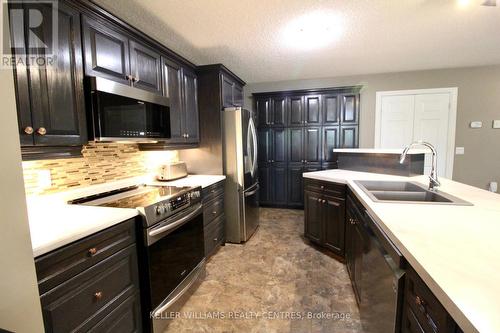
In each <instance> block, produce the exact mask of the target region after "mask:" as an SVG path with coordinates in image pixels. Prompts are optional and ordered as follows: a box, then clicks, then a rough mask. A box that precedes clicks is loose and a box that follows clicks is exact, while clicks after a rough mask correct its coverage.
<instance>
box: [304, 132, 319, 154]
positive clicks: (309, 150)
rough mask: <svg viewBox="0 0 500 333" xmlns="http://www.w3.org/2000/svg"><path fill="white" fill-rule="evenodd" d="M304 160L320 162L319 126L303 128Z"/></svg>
mask: <svg viewBox="0 0 500 333" xmlns="http://www.w3.org/2000/svg"><path fill="white" fill-rule="evenodd" d="M304 162H305V163H319V162H321V128H320V127H308V128H304Z"/></svg>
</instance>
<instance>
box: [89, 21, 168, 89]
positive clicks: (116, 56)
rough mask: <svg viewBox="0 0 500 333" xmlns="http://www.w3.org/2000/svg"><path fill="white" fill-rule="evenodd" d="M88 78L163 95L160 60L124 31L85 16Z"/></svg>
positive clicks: (158, 55)
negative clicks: (103, 79)
mask: <svg viewBox="0 0 500 333" xmlns="http://www.w3.org/2000/svg"><path fill="white" fill-rule="evenodd" d="M83 49H84V57H85V74H86V75H89V76H98V77H103V78H106V79H109V80H113V81H116V82H119V83H122V84H127V85H132V86H134V87H137V88H139V89H143V90H147V91H151V92H154V93H158V94H161V92H162V87H161V81H162V79H161V73H162V70H161V56H160V53H159V52H156V51H155V50H153V49H152V48H150V47H148V46H145V45H144V44H142V43H140V42H138V41H137V40H135V39H133V38H132V36H131V35H129V34H127V33H126V32H125V31H124V30H122V29H120V28H118V27H117V26H114V25H111V24H105V23H102V22H101V21H98V20H95V19H92V18H90V17H87V16H85V15H83Z"/></svg>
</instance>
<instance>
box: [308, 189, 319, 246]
mask: <svg viewBox="0 0 500 333" xmlns="http://www.w3.org/2000/svg"><path fill="white" fill-rule="evenodd" d="M321 200H322V199H321V193H318V192H313V191H305V192H304V217H305V226H304V236H306V237H307V238H309V239H310V240H311V241H313V242H316V243H321V240H322V239H323V237H322V235H321V234H322V229H323V218H322V215H323V214H322V212H321Z"/></svg>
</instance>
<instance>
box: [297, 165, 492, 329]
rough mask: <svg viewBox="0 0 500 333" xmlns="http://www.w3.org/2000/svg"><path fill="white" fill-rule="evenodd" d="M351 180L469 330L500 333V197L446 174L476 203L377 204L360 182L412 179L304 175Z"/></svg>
mask: <svg viewBox="0 0 500 333" xmlns="http://www.w3.org/2000/svg"><path fill="white" fill-rule="evenodd" d="M304 177H306V178H312V179H319V180H325V181H332V182H337V183H343V184H347V185H348V186H349V187H350V188H351V189H352V190H353V192H354V193H355V194H356V196H357V197H358V199H359V200H360V201H361V202H362V203H363V204H364V205H365V208H366V209H367V210H368V211H369V212H370V214H371V215H372V216H373V218H375V220H376V222H377V223H378V224H379V225H380V227H381V228H382V229H383V230H384V232H385V233H386V234H387V236H388V237H389V238H390V239H391V240H392V242H393V243H394V244H395V245H396V246H397V247H398V249H399V250H400V251H401V252H402V254H403V255H404V257H405V258H406V259H407V261H408V262H409V263H410V265H411V266H412V267H413V268H414V269H415V270H416V271H417V273H418V274H419V275H420V277H421V278H422V279H423V280H424V281H425V283H426V284H427V285H428V286H429V288H430V289H431V290H432V292H433V293H434V294H435V295H436V297H437V298H438V299H439V300H440V301H441V303H442V304H443V306H444V307H445V308H446V310H447V311H448V312H449V313H450V314H451V316H452V317H453V318H454V320H455V321H456V322H457V323H458V324H459V325H460V327H461V328H462V329H463V330H464V332H492V333H493V332H495V333H498V332H500V283H499V281H500V241H499V237H500V236H499V235H500V195H498V194H496V193H491V192H488V191H485V190H482V189H479V188H475V187H472V186H468V185H465V184H461V183H458V182H455V181H452V180H448V179H444V178H440V181H441V184H442V185H441V186H440V187H439V191H443V192H446V193H449V194H452V195H454V196H456V197H458V198H460V199H463V200H466V201H469V202H470V203H472V204H473V206H454V205H432V204H404V203H381V202H373V201H372V200H371V199H370V198H369V197H368V196H367V195H366V194H365V193H364V192H363V191H362V190H361V189H360V188H359V187H358V185H356V183H354V182H353V181H354V180H380V179H387V180H389V179H392V180H398V179H399V180H409V181H417V182H420V183H422V184H425V185H427V184H428V177H427V176H416V177H401V176H389V175H381V174H373V173H364V172H355V171H347V170H340V169H337V170H326V171H317V172H309V173H304Z"/></svg>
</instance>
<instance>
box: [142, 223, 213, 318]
mask: <svg viewBox="0 0 500 333" xmlns="http://www.w3.org/2000/svg"><path fill="white" fill-rule="evenodd" d="M204 249H205V246H204V236H203V214H201V213H200V214H199V215H197V216H196V217H195V218H193V219H192V220H190V221H189V222H187V223H185V224H183V225H182V226H180V227H179V228H177V229H175V230H174V231H173V232H172V233H170V234H168V235H167V236H165V237H163V238H162V239H160V240H158V241H157V242H156V243H154V244H152V245H150V246H149V247H148V252H149V262H150V283H151V303H152V304H151V306H152V307H151V308H152V309H155V308H156V307H157V306H158V305H160V304H161V302H162V301H163V300H164V299H165V298H166V297H167V296H168V295H169V294H170V293H171V292H172V291H173V290H174V289H175V287H177V286H178V285H179V283H180V282H181V281H182V280H183V279H184V278H185V277H186V276H187V275H188V274H189V272H191V271H192V270H193V268H195V267H196V266H197V265H198V264H199V263H200V261H201V260H202V259H203V258H204V256H205V250H204Z"/></svg>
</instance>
